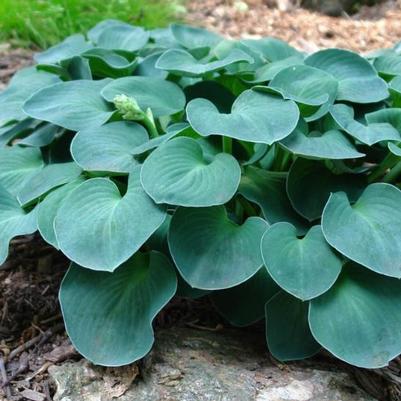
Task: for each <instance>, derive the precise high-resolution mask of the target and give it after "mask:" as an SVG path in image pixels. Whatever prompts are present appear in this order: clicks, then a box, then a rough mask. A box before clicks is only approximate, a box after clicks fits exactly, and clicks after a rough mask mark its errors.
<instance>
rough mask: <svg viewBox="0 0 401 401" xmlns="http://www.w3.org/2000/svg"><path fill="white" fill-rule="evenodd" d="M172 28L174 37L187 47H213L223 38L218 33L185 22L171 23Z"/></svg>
mask: <svg viewBox="0 0 401 401" xmlns="http://www.w3.org/2000/svg"><path fill="white" fill-rule="evenodd" d="M170 30H171V33H172V34H173V36H174V39H175V40H176V41H177V42H178V43H179V44H180V45H181V46H183V47H185V48H187V49H196V48H202V47H206V48H211V47H213V46H215V45H217V43H219V42H220V41H221V40H222V37H221V36H219V35H217V34H216V33H213V32H210V31H208V30H206V29H203V28H198V27H193V26H189V25H184V24H171V26H170Z"/></svg>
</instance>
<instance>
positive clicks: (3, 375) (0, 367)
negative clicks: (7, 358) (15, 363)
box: [0, 357, 12, 400]
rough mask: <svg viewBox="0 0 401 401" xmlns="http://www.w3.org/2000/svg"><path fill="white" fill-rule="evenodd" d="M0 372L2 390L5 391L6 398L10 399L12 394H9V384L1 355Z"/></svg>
mask: <svg viewBox="0 0 401 401" xmlns="http://www.w3.org/2000/svg"><path fill="white" fill-rule="evenodd" d="M0 374H1V380H2V382H3V385H4V391H5V393H6V398H7V399H8V400H11V397H12V394H11V389H10V386H9V384H8V377H7V372H6V367H5V365H4V359H3V357H0Z"/></svg>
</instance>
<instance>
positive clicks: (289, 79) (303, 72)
mask: <svg viewBox="0 0 401 401" xmlns="http://www.w3.org/2000/svg"><path fill="white" fill-rule="evenodd" d="M269 86H270V87H272V88H274V89H276V90H278V91H279V92H280V93H281V94H282V95H283V96H284V98H285V99H291V100H294V101H295V102H297V103H301V104H306V105H309V106H321V105H322V104H325V103H333V102H334V100H335V98H336V95H337V88H338V83H337V80H336V79H335V78H334V77H333V76H332V75H331V74H328V73H327V72H325V71H323V70H319V69H317V68H313V67H309V66H307V65H296V66H291V67H288V68H285V69H283V70H281V71H280V72H279V73H278V74H276V75H275V76H274V78H273V79H272V81H271V82H270V84H269Z"/></svg>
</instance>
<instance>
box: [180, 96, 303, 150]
mask: <svg viewBox="0 0 401 401" xmlns="http://www.w3.org/2000/svg"><path fill="white" fill-rule="evenodd" d="M187 119H188V122H189V123H190V124H191V126H192V128H193V129H194V130H195V131H196V132H198V133H199V134H200V135H202V136H209V135H224V136H228V137H230V138H235V139H241V140H244V141H250V142H258V143H267V144H269V145H270V144H272V143H273V142H276V141H279V140H280V139H283V138H285V137H286V136H288V135H289V134H290V133H291V132H292V131H293V130H294V129H295V127H296V125H297V123H298V119H299V110H298V107H297V106H296V104H295V103H294V102H293V101H292V100H283V99H282V98H281V97H279V96H277V95H274V94H270V93H262V92H258V91H254V90H246V91H245V92H242V93H241V95H240V96H238V97H237V99H236V101H235V102H234V104H233V106H232V109H231V113H229V114H223V113H220V112H219V111H218V109H217V107H216V106H215V105H214V104H213V103H211V102H209V101H208V100H206V99H194V100H191V101H190V102H189V103H188V105H187Z"/></svg>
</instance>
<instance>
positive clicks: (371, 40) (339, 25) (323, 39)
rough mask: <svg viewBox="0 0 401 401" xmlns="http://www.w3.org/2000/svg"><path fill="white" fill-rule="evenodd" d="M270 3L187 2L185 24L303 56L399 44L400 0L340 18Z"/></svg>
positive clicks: (255, 0)
mask: <svg viewBox="0 0 401 401" xmlns="http://www.w3.org/2000/svg"><path fill="white" fill-rule="evenodd" d="M272 1H273V0H245V1H239V0H192V1H191V2H190V4H189V16H188V21H189V22H191V23H193V24H195V25H202V26H205V27H207V28H209V29H211V30H213V31H216V32H219V33H221V34H222V35H224V36H226V37H228V38H238V37H246V38H259V37H261V36H274V37H277V38H280V39H283V40H285V41H288V42H289V43H290V44H291V45H293V46H295V47H297V48H299V49H301V50H304V51H306V52H312V51H315V50H317V49H319V48H327V47H340V48H345V49H351V50H355V51H359V52H366V51H371V50H374V49H378V48H386V47H391V46H393V45H394V44H395V43H397V42H399V41H401V0H390V1H387V2H385V3H381V4H379V5H377V6H374V7H363V8H362V9H361V10H360V11H359V13H358V14H355V15H353V16H348V15H344V17H342V18H336V17H328V16H325V15H322V14H319V13H316V12H313V11H308V10H305V9H302V8H299V7H297V6H296V5H295V4H294V3H292V2H291V0H287V1H285V2H284V3H285V4H286V7H284V8H285V9H283V7H281V9H280V8H278V7H272V6H271V3H272ZM276 1H277V2H278V5H280V4H282V2H283V1H282V0H276Z"/></svg>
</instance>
